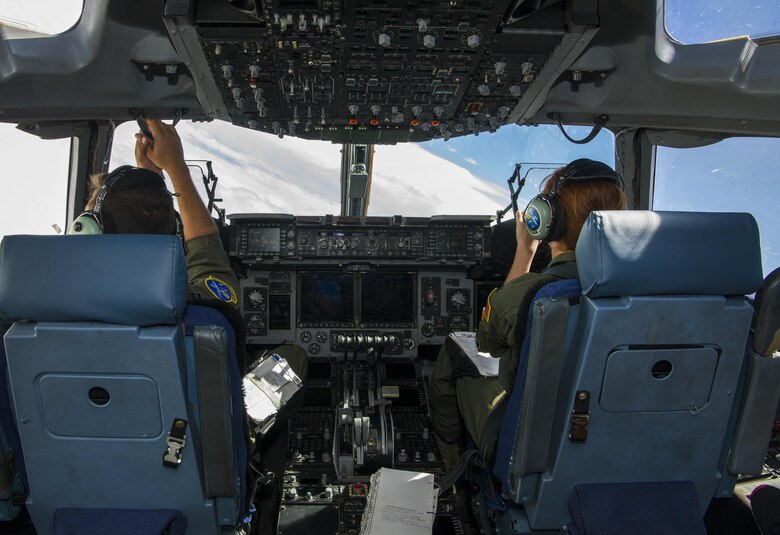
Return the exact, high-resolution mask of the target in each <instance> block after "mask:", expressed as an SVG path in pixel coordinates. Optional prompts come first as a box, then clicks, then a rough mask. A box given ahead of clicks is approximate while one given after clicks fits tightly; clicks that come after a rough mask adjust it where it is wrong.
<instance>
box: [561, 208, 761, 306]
mask: <svg viewBox="0 0 780 535" xmlns="http://www.w3.org/2000/svg"><path fill="white" fill-rule="evenodd" d="M576 256H577V270H578V271H579V277H580V283H581V284H582V289H583V293H584V294H585V295H587V296H588V297H592V298H595V297H618V296H639V295H745V294H751V293H753V292H755V291H756V290H757V289H758V288H759V287H760V286H761V283H762V281H763V275H762V271H761V246H760V242H759V237H758V225H757V224H756V220H755V219H753V216H751V215H750V214H737V213H704V212H651V211H638V210H637V211H626V210H619V211H604V212H593V213H592V214H590V216H589V217H588V219H587V220H586V221H585V225H584V226H583V228H582V233H581V234H580V238H579V241H577V249H576Z"/></svg>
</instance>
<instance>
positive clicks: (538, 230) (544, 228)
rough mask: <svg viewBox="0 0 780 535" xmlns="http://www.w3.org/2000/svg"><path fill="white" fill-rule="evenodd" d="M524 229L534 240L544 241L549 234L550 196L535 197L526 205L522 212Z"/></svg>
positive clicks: (550, 216)
mask: <svg viewBox="0 0 780 535" xmlns="http://www.w3.org/2000/svg"><path fill="white" fill-rule="evenodd" d="M523 214H524V216H523V219H524V220H525V229H526V230H527V231H528V234H530V235H531V237H532V238H533V239H535V240H546V239H547V236H548V235H549V233H550V219H551V218H552V217H553V214H552V207H551V206H550V196H549V195H545V194H544V193H542V194H540V195H537V196H536V197H534V198H533V199H531V201H530V202H529V203H528V206H526V207H525V211H524V212H523Z"/></svg>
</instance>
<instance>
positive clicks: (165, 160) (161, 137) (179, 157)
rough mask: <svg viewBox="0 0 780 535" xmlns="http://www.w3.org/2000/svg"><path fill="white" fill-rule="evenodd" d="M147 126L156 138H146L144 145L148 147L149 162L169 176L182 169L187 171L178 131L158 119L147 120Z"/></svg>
mask: <svg viewBox="0 0 780 535" xmlns="http://www.w3.org/2000/svg"><path fill="white" fill-rule="evenodd" d="M146 124H147V125H148V126H149V130H150V131H151V132H152V135H153V136H154V140H151V139H149V138H146V136H144V138H145V139H144V141H143V143H144V144H145V146H146V157H147V158H148V159H149V161H150V162H152V163H153V164H154V165H156V166H157V167H159V168H161V169H163V170H164V171H166V172H167V173H168V174H171V173H172V172H175V171H177V170H179V171H180V170H182V169H183V170H185V171H186V167H187V164H185V163H184V149H182V146H181V139H180V138H179V134H178V132H176V129H175V128H174V127H173V126H171V125H169V124H165V123H163V122H162V121H160V120H158V119H149V118H147V119H146Z"/></svg>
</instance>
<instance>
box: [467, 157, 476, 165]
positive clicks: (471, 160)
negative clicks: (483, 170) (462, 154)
mask: <svg viewBox="0 0 780 535" xmlns="http://www.w3.org/2000/svg"><path fill="white" fill-rule="evenodd" d="M466 163H470V164H471V165H477V160H475V159H474V158H466Z"/></svg>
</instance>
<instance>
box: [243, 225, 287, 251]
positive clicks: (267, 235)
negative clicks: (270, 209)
mask: <svg viewBox="0 0 780 535" xmlns="http://www.w3.org/2000/svg"><path fill="white" fill-rule="evenodd" d="M280 236H281V233H280V230H279V228H278V227H276V228H265V227H260V228H250V229H249V233H248V236H247V238H248V239H249V252H250V253H255V254H256V253H278V252H279V251H280V250H281V244H280Z"/></svg>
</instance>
